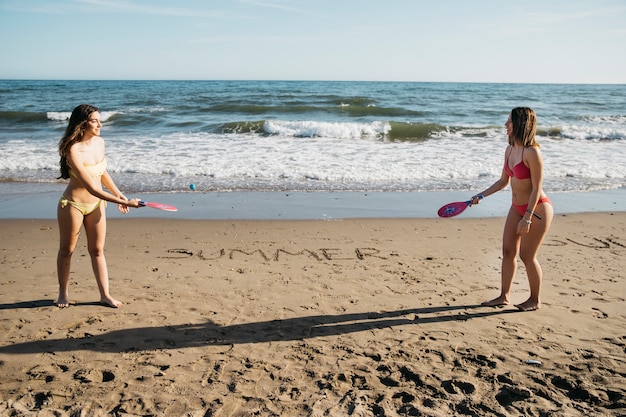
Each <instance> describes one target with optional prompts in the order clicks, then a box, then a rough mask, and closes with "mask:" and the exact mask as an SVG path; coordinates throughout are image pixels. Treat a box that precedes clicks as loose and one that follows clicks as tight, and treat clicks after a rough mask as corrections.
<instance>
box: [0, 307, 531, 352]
mask: <svg viewBox="0 0 626 417" xmlns="http://www.w3.org/2000/svg"><path fill="white" fill-rule="evenodd" d="M22 304H25V305H30V306H33V307H35V306H39V307H41V306H49V305H51V302H50V301H49V300H46V302H45V304H43V300H36V301H31V302H23V303H16V304H13V305H12V306H13V307H11V308H24V307H22ZM8 306H9V305H7V304H4V305H1V306H0V309H7V308H9V307H8ZM477 309H480V310H481V311H476V310H477ZM518 311H519V310H517V309H514V310H513V309H502V308H491V307H481V306H479V305H460V306H440V307H424V308H414V309H404V310H396V311H388V312H365V313H352V314H340V315H317V316H304V317H295V318H288V319H280V320H271V321H262V322H252V323H240V324H232V325H227V326H222V325H220V324H217V323H214V322H212V321H207V322H206V323H201V324H174V325H164V326H156V327H136V328H129V329H121V330H112V331H109V332H105V333H102V334H98V335H92V334H89V333H85V334H84V335H83V336H82V337H76V338H74V337H68V338H64V339H42V340H35V341H29V342H23V343H15V344H12V345H7V346H0V353H5V354H28V353H44V352H70V351H79V350H90V351H96V352H133V351H149V350H154V349H181V348H187V347H202V346H222V345H235V344H245V343H265V342H276V341H293V340H304V339H310V338H315V337H324V336H336V335H341V334H349V333H354V332H361V331H367V330H374V329H382V328H389V327H397V326H406V325H417V326H419V325H421V324H432V323H444V322H449V321H467V320H472V319H477V318H482V317H489V316H494V315H501V314H509V313H515V312H518Z"/></svg>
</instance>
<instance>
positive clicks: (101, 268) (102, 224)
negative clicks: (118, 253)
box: [84, 204, 122, 308]
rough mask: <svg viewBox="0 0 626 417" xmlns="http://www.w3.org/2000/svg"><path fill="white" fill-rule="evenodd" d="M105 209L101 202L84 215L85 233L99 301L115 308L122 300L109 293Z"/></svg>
mask: <svg viewBox="0 0 626 417" xmlns="http://www.w3.org/2000/svg"><path fill="white" fill-rule="evenodd" d="M105 210H106V209H105V205H104V204H101V205H100V207H99V208H98V209H97V210H95V211H94V212H93V213H90V214H88V215H87V216H85V220H84V225H85V233H86V234H87V250H88V251H89V256H90V257H91V267H92V269H93V273H94V275H95V276H96V282H97V283H98V290H99V291H100V303H102V304H104V305H107V306H110V307H116V308H117V307H119V306H121V305H122V302H120V301H118V300H116V299H114V298H113V297H111V294H109V272H108V269H107V263H106V259H105V257H104V242H105V240H106V232H107V225H106V211H105Z"/></svg>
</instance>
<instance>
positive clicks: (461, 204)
mask: <svg viewBox="0 0 626 417" xmlns="http://www.w3.org/2000/svg"><path fill="white" fill-rule="evenodd" d="M482 198H483V196H482V195H479V196H478V199H479V200H482ZM471 202H472V200H467V201H455V202H454V203H448V204H446V205H444V206H442V207H441V208H440V209H439V210H438V211H437V214H438V215H439V217H444V218H447V217H454V216H458V215H459V214H461V213H463V212H464V211H465V209H466V208H468V207H469V206H470V203H471Z"/></svg>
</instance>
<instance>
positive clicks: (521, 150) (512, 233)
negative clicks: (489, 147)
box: [471, 107, 554, 311]
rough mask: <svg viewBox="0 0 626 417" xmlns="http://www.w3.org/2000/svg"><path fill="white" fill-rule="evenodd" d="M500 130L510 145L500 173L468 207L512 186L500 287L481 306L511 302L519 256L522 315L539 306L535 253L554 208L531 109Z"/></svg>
mask: <svg viewBox="0 0 626 417" xmlns="http://www.w3.org/2000/svg"><path fill="white" fill-rule="evenodd" d="M504 126H505V127H506V132H507V135H508V137H509V146H507V148H506V151H505V155H504V166H503V167H502V174H501V176H500V178H499V179H498V180H497V181H496V182H495V183H494V184H493V185H492V186H491V187H489V188H487V189H486V190H484V191H483V192H482V193H480V194H477V195H475V196H473V197H472V198H471V204H478V203H479V202H480V200H481V198H482V197H487V196H488V195H490V194H493V193H495V192H497V191H500V190H501V189H503V188H504V187H506V186H507V185H509V183H510V184H511V192H512V198H513V201H512V203H511V208H510V209H509V214H508V215H507V218H506V222H505V224H504V233H503V236H502V276H501V281H502V287H501V289H500V295H499V296H498V297H496V298H494V299H493V300H488V301H485V302H483V303H482V305H484V306H492V307H495V306H502V305H507V304H509V297H510V294H511V284H512V283H513V278H515V271H516V270H517V255H518V254H519V257H520V259H521V260H522V262H523V263H524V266H526V274H527V275H528V283H529V286H530V296H529V297H528V299H527V300H526V301H524V302H523V303H521V304H517V305H516V307H517V308H518V309H520V310H522V311H530V310H536V309H538V308H539V307H541V297H540V293H541V281H542V279H543V277H542V271H541V265H539V261H538V260H537V253H538V252H539V248H540V247H541V244H542V243H543V239H544V238H545V236H546V233H548V229H549V228H550V224H551V223H552V217H553V216H554V210H553V208H552V202H551V201H550V199H549V198H548V196H547V195H546V194H545V193H544V192H543V188H542V186H543V158H542V156H541V152H540V150H539V144H538V143H537V141H536V140H535V133H536V131H537V115H536V113H535V111H534V110H533V109H530V108H528V107H516V108H514V109H513V110H512V111H511V114H510V115H509V119H508V120H507V122H506V124H505V125H504Z"/></svg>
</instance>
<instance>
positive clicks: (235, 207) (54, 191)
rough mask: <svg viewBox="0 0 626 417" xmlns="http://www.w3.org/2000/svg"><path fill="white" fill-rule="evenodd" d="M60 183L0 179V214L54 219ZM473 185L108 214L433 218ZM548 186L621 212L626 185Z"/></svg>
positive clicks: (294, 195)
mask: <svg viewBox="0 0 626 417" xmlns="http://www.w3.org/2000/svg"><path fill="white" fill-rule="evenodd" d="M64 189H65V184H62V183H52V184H51V183H15V182H5V183H2V182H0V196H1V197H0V207H1V210H0V218H3V219H54V218H56V206H57V204H56V203H57V201H58V199H59V197H60V196H61V194H62V193H63V190H64ZM475 192H476V190H474V191H471V190H468V191H462V192H460V191H447V192H444V191H439V192H389V191H385V192H376V191H374V192H356V191H355V192H345V191H311V192H307V191H271V192H269V191H263V192H260V191H234V192H201V191H196V192H191V191H181V192H175V193H140V194H137V195H133V194H128V197H129V198H133V197H136V196H138V197H140V198H142V199H143V200H144V201H157V202H161V203H167V204H172V205H174V206H176V207H177V208H178V211H177V212H176V213H171V212H163V211H159V210H154V209H149V208H142V209H139V210H135V209H132V210H131V212H130V213H129V214H127V215H125V216H123V215H122V214H120V213H119V212H118V211H117V209H116V208H115V207H114V206H113V205H109V207H108V209H107V213H108V216H109V217H110V218H120V217H124V218H179V219H188V220H211V219H214V220H226V219H233V220H336V219H345V218H437V210H438V208H439V207H441V206H442V205H444V204H446V203H449V202H452V201H465V200H467V199H468V198H469V197H471V196H472V195H473V194H475ZM547 192H548V195H549V196H550V199H551V200H552V202H553V205H554V207H555V213H556V214H573V213H592V212H624V211H626V188H620V189H611V190H597V191H589V192H549V191H547ZM510 199H511V196H510V191H509V190H503V191H501V192H499V193H496V194H494V195H492V196H489V197H488V198H487V199H485V200H484V201H483V202H482V203H481V204H479V205H477V206H473V207H472V208H471V209H470V210H466V211H465V212H464V213H463V214H462V216H463V217H466V218H481V217H505V216H506V214H507V212H508V209H509V207H510Z"/></svg>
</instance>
